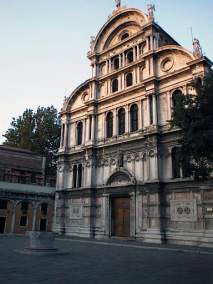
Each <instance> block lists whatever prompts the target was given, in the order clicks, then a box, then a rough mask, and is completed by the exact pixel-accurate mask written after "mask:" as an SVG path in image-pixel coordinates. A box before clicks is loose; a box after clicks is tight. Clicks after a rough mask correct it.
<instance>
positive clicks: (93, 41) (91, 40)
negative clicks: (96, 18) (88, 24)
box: [90, 36, 95, 50]
mask: <svg viewBox="0 0 213 284" xmlns="http://www.w3.org/2000/svg"><path fill="white" fill-rule="evenodd" d="M94 45H95V37H94V36H91V37H90V50H92V49H93V48H94Z"/></svg>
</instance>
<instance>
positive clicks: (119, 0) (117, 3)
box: [115, 0, 121, 9]
mask: <svg viewBox="0 0 213 284" xmlns="http://www.w3.org/2000/svg"><path fill="white" fill-rule="evenodd" d="M115 3H116V8H117V9H118V8H120V7H121V0H115Z"/></svg>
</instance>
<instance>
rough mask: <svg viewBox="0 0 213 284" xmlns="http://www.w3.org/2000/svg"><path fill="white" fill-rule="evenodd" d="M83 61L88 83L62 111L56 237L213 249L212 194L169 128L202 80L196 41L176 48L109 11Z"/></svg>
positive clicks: (125, 14)
mask: <svg viewBox="0 0 213 284" xmlns="http://www.w3.org/2000/svg"><path fill="white" fill-rule="evenodd" d="M88 59H89V60H90V63H91V66H92V77H91V78H90V79H89V80H87V81H86V82H84V83H82V84H81V85H80V86H79V87H77V88H76V89H75V90H74V91H73V92H72V94H71V95H70V97H69V98H66V99H65V101H64V104H63V108H62V110H61V121H62V132H61V145H60V149H59V152H58V173H57V190H56V200H55V231H56V232H58V233H60V234H64V235H66V236H78V237H95V238H99V239H101V238H110V237H128V238H136V239H138V240H141V241H144V242H152V243H163V242H170V243H181V244H183V243H184V244H194V245H195V244H200V245H204V246H210V245H213V236H212V232H213V186H212V184H211V183H210V182H208V183H206V184H203V183H202V184H199V183H197V182H194V181H193V178H192V177H188V176H187V173H186V172H185V171H184V169H183V168H181V166H180V164H179V163H178V161H177V159H178V155H177V153H178V147H179V145H178V139H179V137H180V134H179V133H180V130H179V129H176V128H173V129H171V127H170V123H169V121H170V120H171V118H172V108H173V106H174V104H175V97H176V96H178V94H180V93H184V94H186V93H192V94H193V93H194V92H195V91H194V89H193V87H192V81H193V80H194V79H196V78H200V80H202V77H203V76H204V75H205V73H206V72H209V70H210V68H211V64H212V63H211V62H210V60H208V59H207V58H206V57H204V56H203V54H202V50H201V47H200V44H199V41H198V40H197V39H194V42H193V52H190V51H188V50H186V49H185V48H183V47H182V46H180V45H179V44H178V43H177V42H176V41H175V40H174V39H173V38H172V37H171V36H170V35H169V34H167V33H166V32H165V31H164V30H163V29H162V28H161V27H160V26H159V25H158V24H157V23H156V22H155V19H154V6H153V5H149V6H148V10H147V13H144V12H142V11H140V10H138V9H134V8H126V7H122V6H121V4H120V1H117V6H116V9H115V10H114V11H113V13H112V15H111V16H110V17H109V19H108V21H107V22H106V23H105V24H104V26H103V27H102V28H101V30H100V31H99V33H98V34H97V36H96V37H91V45H90V51H89V52H88Z"/></svg>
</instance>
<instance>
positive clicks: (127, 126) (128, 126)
mask: <svg viewBox="0 0 213 284" xmlns="http://www.w3.org/2000/svg"><path fill="white" fill-rule="evenodd" d="M126 132H127V133H130V112H129V106H127V107H126Z"/></svg>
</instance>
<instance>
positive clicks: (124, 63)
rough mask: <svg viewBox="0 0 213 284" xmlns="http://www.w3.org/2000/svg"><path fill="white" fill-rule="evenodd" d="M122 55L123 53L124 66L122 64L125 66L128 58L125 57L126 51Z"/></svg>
mask: <svg viewBox="0 0 213 284" xmlns="http://www.w3.org/2000/svg"><path fill="white" fill-rule="evenodd" d="M122 55H123V66H122V67H124V66H125V65H126V60H125V59H126V58H125V57H126V56H125V53H123V54H122Z"/></svg>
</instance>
